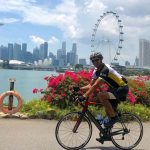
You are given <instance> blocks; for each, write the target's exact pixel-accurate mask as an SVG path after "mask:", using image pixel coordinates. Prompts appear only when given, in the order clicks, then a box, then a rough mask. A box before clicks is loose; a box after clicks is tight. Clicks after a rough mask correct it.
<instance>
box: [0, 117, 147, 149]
mask: <svg viewBox="0 0 150 150" xmlns="http://www.w3.org/2000/svg"><path fill="white" fill-rule="evenodd" d="M56 123H57V121H54V120H41V119H35V120H30V119H28V120H20V119H10V118H8V119H2V118H1V119H0V150H63V149H62V148H61V147H60V146H59V145H58V143H57V141H56V139H55V126H56ZM93 127H94V126H93ZM96 137H98V130H97V129H96V128H95V127H94V131H93V136H92V138H91V140H90V142H89V143H88V145H87V146H86V147H85V148H84V149H83V150H117V148H115V147H114V145H113V144H112V143H111V142H105V143H104V144H103V145H102V144H100V143H98V142H97V141H96V140H95V138H96ZM149 137H150V122H149V123H144V136H143V139H142V141H141V143H140V144H139V145H138V146H137V147H136V148H135V149H134V150H149V149H150V141H149Z"/></svg>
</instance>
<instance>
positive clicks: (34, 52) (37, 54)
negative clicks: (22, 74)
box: [33, 47, 40, 61]
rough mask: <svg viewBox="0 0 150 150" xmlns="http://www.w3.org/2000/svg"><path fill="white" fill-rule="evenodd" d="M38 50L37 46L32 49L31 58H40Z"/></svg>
mask: <svg viewBox="0 0 150 150" xmlns="http://www.w3.org/2000/svg"><path fill="white" fill-rule="evenodd" d="M39 51H40V50H39V48H37V47H36V48H34V49H33V58H34V60H35V61H38V60H39V59H40V56H39Z"/></svg>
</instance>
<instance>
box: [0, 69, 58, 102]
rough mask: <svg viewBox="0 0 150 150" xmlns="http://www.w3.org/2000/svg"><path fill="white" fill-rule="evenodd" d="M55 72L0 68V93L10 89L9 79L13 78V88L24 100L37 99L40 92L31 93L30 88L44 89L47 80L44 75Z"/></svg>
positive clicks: (50, 74) (54, 73)
mask: <svg viewBox="0 0 150 150" xmlns="http://www.w3.org/2000/svg"><path fill="white" fill-rule="evenodd" d="M57 74H58V73H57V72H55V71H35V70H10V69H0V94H2V93H3V92H6V91H8V90H10V82H9V79H10V78H15V79H16V81H15V83H14V89H15V91H17V92H19V93H20V95H21V96H22V98H23V100H24V101H30V100H32V99H39V98H41V97H42V94H40V93H38V94H33V92H32V90H33V89H34V88H38V89H41V88H43V89H45V88H46V87H47V82H46V81H45V80H44V77H46V76H52V75H57Z"/></svg>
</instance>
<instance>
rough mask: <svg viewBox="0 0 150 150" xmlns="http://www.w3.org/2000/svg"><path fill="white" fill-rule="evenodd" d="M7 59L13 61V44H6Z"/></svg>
mask: <svg viewBox="0 0 150 150" xmlns="http://www.w3.org/2000/svg"><path fill="white" fill-rule="evenodd" d="M8 54H9V56H8V59H9V60H11V59H13V44H12V43H8Z"/></svg>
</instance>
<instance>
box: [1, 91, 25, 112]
mask: <svg viewBox="0 0 150 150" xmlns="http://www.w3.org/2000/svg"><path fill="white" fill-rule="evenodd" d="M10 95H13V96H14V103H17V105H16V106H13V108H12V109H11V110H9V109H8V107H7V106H6V103H7V102H6V101H7V100H8V97H9V96H10ZM22 104H23V100H22V97H21V96H20V94H19V93H18V92H16V91H7V92H4V93H2V94H1V95H0V111H2V112H3V113H5V114H10V115H12V114H15V113H17V112H18V111H19V110H20V109H21V107H22Z"/></svg>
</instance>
